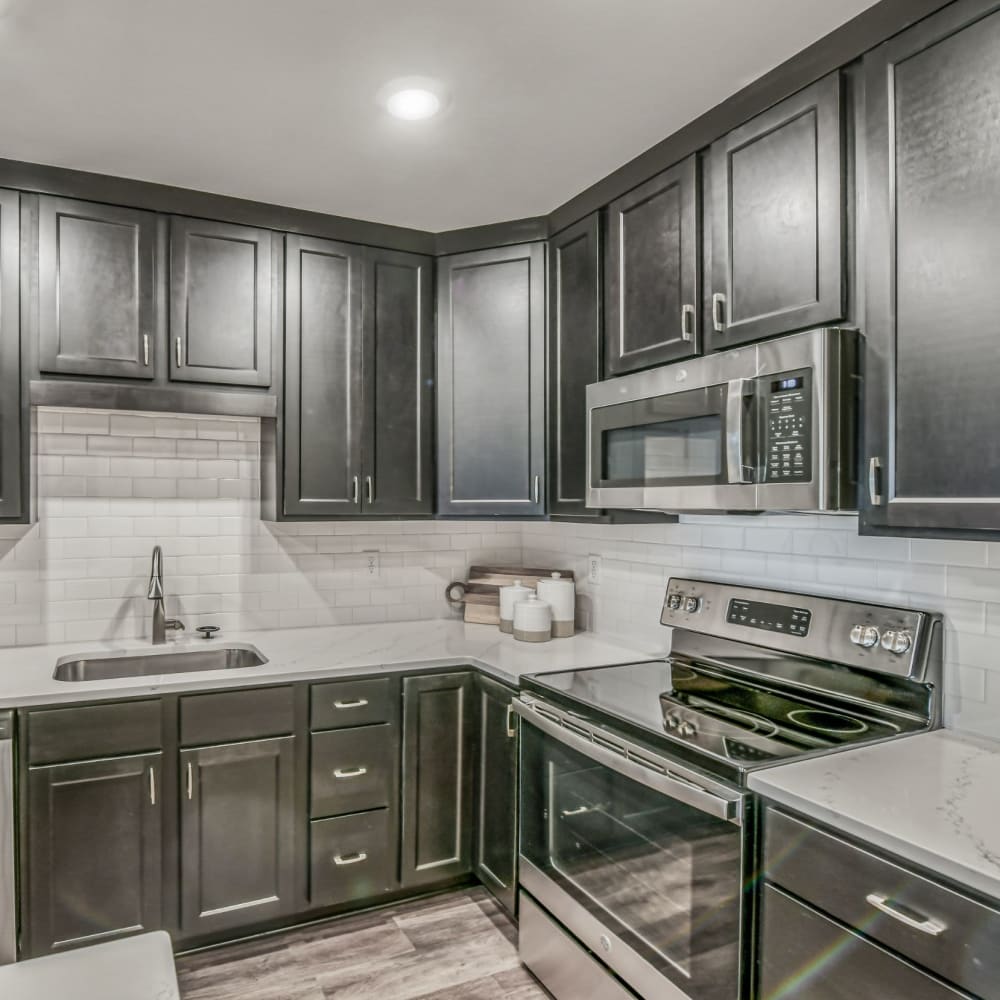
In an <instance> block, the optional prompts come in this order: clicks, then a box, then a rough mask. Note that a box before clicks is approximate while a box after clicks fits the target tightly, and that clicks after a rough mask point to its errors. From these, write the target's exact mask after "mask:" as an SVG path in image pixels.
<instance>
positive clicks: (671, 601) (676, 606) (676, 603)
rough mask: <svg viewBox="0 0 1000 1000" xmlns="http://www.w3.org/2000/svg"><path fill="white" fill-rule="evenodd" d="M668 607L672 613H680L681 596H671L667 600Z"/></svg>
mask: <svg viewBox="0 0 1000 1000" xmlns="http://www.w3.org/2000/svg"><path fill="white" fill-rule="evenodd" d="M667 607H668V608H670V610H671V611H679V610H680V607H681V595H680V594H671V595H670V596H669V597H668V598H667Z"/></svg>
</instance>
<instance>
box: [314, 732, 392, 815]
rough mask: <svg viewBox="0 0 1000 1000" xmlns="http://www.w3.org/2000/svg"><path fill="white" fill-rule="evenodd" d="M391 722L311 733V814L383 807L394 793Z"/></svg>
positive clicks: (351, 811) (341, 812)
mask: <svg viewBox="0 0 1000 1000" xmlns="http://www.w3.org/2000/svg"><path fill="white" fill-rule="evenodd" d="M397 750H398V748H397V746H396V730H395V729H394V727H392V726H387V725H381V726H364V727H362V728H361V729H333V730H331V731H330V732H327V733H313V734H312V766H311V772H310V791H311V796H310V799H311V802H310V810H309V812H310V816H312V818H313V819H315V818H317V817H319V816H340V815H342V814H343V813H356V812H364V811H365V810H366V809H379V808H381V807H383V806H388V805H389V803H390V800H391V799H394V798H395V793H396V753H397Z"/></svg>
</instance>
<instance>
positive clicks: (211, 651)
mask: <svg viewBox="0 0 1000 1000" xmlns="http://www.w3.org/2000/svg"><path fill="white" fill-rule="evenodd" d="M264 663H267V657H265V656H262V655H261V654H260V652H259V651H258V650H256V649H254V647H253V646H212V647H209V648H206V649H185V650H183V651H178V652H173V651H171V652H166V653H110V654H107V655H104V656H101V655H97V656H86V657H67V658H66V659H63V660H60V661H59V662H58V663H57V664H56V669H55V673H53V675H52V676H53V677H54V678H55V679H56V680H57V681H108V680H115V679H116V678H119V677H151V676H156V675H157V674H182V673H193V672H195V671H198V670H243V669H245V668H246V667H259V666H261V665H262V664H264Z"/></svg>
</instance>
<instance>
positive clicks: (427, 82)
mask: <svg viewBox="0 0 1000 1000" xmlns="http://www.w3.org/2000/svg"><path fill="white" fill-rule="evenodd" d="M378 96H379V103H380V104H381V105H382V106H383V107H384V108H385V109H386V111H388V112H389V114H390V115H392V116H393V117H394V118H401V119H403V120H404V121H411V122H415V121H423V120H424V119H426V118H433V117H434V115H436V114H437V113H438V112H439V111H440V110H441V109H442V108H443V107H444V103H445V100H444V88H443V87H442V86H441V84H440V83H438V82H437V81H436V80H431V79H429V78H428V77H422V76H408V77H402V78H400V79H398V80H390V81H389V82H388V83H387V84H386V85H385V86H384V87H383V88H382V89H381V90H380V91H379V95H378Z"/></svg>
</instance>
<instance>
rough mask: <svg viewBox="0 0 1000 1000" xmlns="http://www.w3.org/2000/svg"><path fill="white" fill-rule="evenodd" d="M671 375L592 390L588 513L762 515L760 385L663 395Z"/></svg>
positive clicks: (735, 382) (743, 382) (733, 382)
mask: <svg viewBox="0 0 1000 1000" xmlns="http://www.w3.org/2000/svg"><path fill="white" fill-rule="evenodd" d="M666 374H667V373H666V372H640V373H638V376H635V375H630V376H626V377H624V378H621V379H612V380H610V381H607V382H601V383H598V384H597V385H594V386H589V387H588V390H587V413H588V424H587V435H588V464H587V471H588V482H587V487H588V489H587V504H588V506H590V507H625V508H643V507H645V508H653V509H657V510H716V509H718V510H725V509H729V510H752V509H754V507H755V506H756V487H755V486H754V481H755V479H756V476H757V465H758V461H757V457H756V453H755V438H756V434H755V425H756V417H755V407H754V390H755V383H754V380H753V379H746V378H735V379H730V380H728V381H725V382H719V383H715V384H711V385H703V386H699V387H691V388H684V389H681V390H680V391H678V388H677V387H676V386H674V385H671V386H670V387H669V388H668V389H665V388H663V387H662V386H661V387H660V388H657V383H662V380H663V378H664V376H665V375H666Z"/></svg>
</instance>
